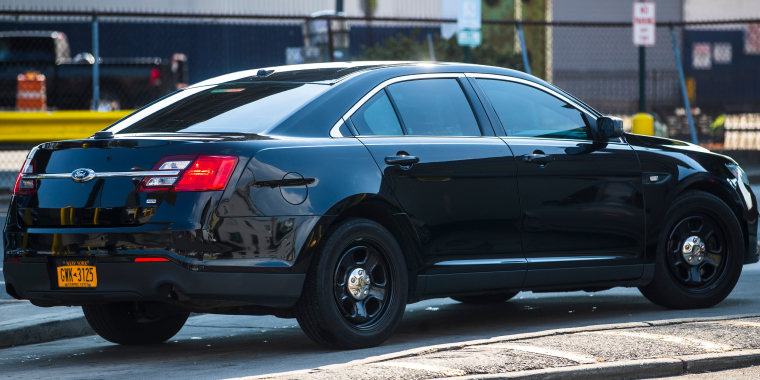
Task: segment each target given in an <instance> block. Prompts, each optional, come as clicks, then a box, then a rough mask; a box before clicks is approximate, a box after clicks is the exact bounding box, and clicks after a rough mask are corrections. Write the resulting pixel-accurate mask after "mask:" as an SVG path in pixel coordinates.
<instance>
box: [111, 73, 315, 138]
mask: <svg viewBox="0 0 760 380" xmlns="http://www.w3.org/2000/svg"><path fill="white" fill-rule="evenodd" d="M329 88H330V86H326V85H320V84H304V83H243V84H240V83H237V84H235V83H231V84H223V85H218V86H207V87H198V88H188V89H186V90H183V91H179V92H176V93H174V94H172V95H169V96H167V97H165V98H163V99H161V100H159V101H157V102H155V103H153V104H151V105H149V106H147V107H145V108H143V109H140V110H138V111H137V112H135V113H133V114H131V115H129V116H127V117H126V118H124V119H122V120H120V121H119V122H117V123H116V124H114V125H112V126H111V127H109V128H107V130H109V131H112V132H113V133H172V132H188V133H204V132H206V133H262V132H264V131H267V130H269V129H271V128H272V127H275V126H277V125H278V124H279V123H281V122H282V121H283V120H285V119H286V118H287V117H288V116H290V115H292V114H293V113H294V112H296V111H297V110H299V109H300V108H301V107H303V106H304V105H306V104H307V103H308V102H310V101H311V100H312V99H314V98H316V97H317V96H319V95H320V94H322V93H324V92H325V91H327V90H328V89H329Z"/></svg>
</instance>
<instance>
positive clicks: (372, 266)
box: [333, 240, 393, 329]
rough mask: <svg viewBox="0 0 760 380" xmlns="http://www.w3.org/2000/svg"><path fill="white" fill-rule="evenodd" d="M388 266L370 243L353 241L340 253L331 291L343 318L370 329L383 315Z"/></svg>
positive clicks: (390, 281)
mask: <svg viewBox="0 0 760 380" xmlns="http://www.w3.org/2000/svg"><path fill="white" fill-rule="evenodd" d="M389 270H390V267H389V266H388V263H387V262H386V259H385V257H384V255H383V254H381V253H380V251H378V249H376V248H375V247H373V246H372V244H371V243H369V242H366V241H362V240H360V241H357V242H356V245H354V246H349V248H348V249H346V250H345V251H344V253H343V256H342V257H341V258H340V260H339V261H338V265H337V268H335V280H334V282H333V291H334V292H335V302H336V304H337V306H338V309H339V310H340V311H341V314H342V315H343V318H345V319H346V321H348V323H350V324H352V325H353V326H355V327H356V328H358V329H367V328H371V327H372V326H373V325H374V324H375V323H377V322H378V320H379V319H380V318H382V317H384V316H385V315H386V314H385V313H384V311H385V308H386V306H388V302H386V301H388V294H389V292H390V291H391V290H392V287H393V279H392V277H390V276H389V274H390V273H389Z"/></svg>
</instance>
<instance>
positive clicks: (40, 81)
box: [16, 71, 47, 111]
mask: <svg viewBox="0 0 760 380" xmlns="http://www.w3.org/2000/svg"><path fill="white" fill-rule="evenodd" d="M46 93H47V89H46V88H45V76H44V75H42V74H40V73H38V72H36V71H27V72H26V73H23V74H19V76H18V88H17V92H16V110H17V111H44V110H45V109H47V94H46Z"/></svg>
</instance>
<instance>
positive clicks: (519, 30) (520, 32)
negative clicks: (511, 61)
mask: <svg viewBox="0 0 760 380" xmlns="http://www.w3.org/2000/svg"><path fill="white" fill-rule="evenodd" d="M517 37H518V39H519V40H520V51H521V52H522V59H523V66H525V70H524V71H525V72H526V73H527V74H528V75H531V72H530V62H528V48H527V47H526V46H525V38H524V37H523V30H522V23H521V22H518V23H517Z"/></svg>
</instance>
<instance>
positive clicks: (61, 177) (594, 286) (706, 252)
mask: <svg viewBox="0 0 760 380" xmlns="http://www.w3.org/2000/svg"><path fill="white" fill-rule="evenodd" d="M757 210H758V209H757V200H756V198H755V195H754V194H753V193H752V191H751V190H750V188H749V185H748V180H747V176H746V175H745V174H744V172H743V171H742V169H741V168H740V167H739V166H738V165H737V164H736V162H735V161H733V160H732V159H731V158H729V157H726V156H722V155H719V154H715V153H711V152H709V151H707V150H705V149H703V148H701V147H699V146H695V145H692V144H688V143H684V142H680V141H675V140H669V139H665V138H658V137H651V136H638V135H632V134H627V133H624V132H623V129H622V121H621V120H620V119H617V118H614V117H607V116H603V115H601V114H600V113H599V112H597V111H595V110H594V109H592V108H591V107H589V106H587V105H586V104H584V103H583V102H582V101H580V100H578V99H576V98H575V97H573V96H572V95H570V94H568V93H567V92H565V91H563V90H561V89H559V88H557V87H555V86H553V85H551V84H549V83H546V82H544V81H542V80H540V79H537V78H535V77H532V76H530V75H526V74H523V73H521V72H517V71H512V70H507V69H502V68H496V67H487V66H477V65H463V64H445V63H424V64H422V63H403V62H365V63H338V64H324V65H302V66H287V67H273V68H267V69H261V70H253V71H244V72H239V73H234V74H229V75H225V76H221V77H218V78H215V79H211V80H208V81H205V82H202V83H198V84H196V85H193V86H190V87H188V88H185V89H183V90H180V91H177V92H175V93H174V94H171V95H168V96H166V97H164V98H162V99H160V100H158V101H156V102H154V103H152V104H150V105H148V106H146V107H144V108H142V109H140V110H138V111H136V112H134V113H133V114H131V115H129V116H127V117H126V118H124V119H122V120H120V121H118V122H117V123H115V124H113V125H111V126H110V127H108V128H106V129H105V130H104V131H101V132H98V133H96V134H95V135H94V136H92V137H90V138H87V139H83V140H74V141H59V142H50V143H45V144H42V145H39V146H37V147H36V148H34V149H33V150H32V151H31V152H30V153H29V156H28V159H27V160H26V162H25V164H24V166H23V168H22V170H21V172H20V173H19V175H18V179H17V181H16V185H15V189H14V196H13V198H12V201H11V204H10V209H9V213H8V219H7V224H6V226H5V229H4V237H5V240H4V241H5V256H4V260H5V264H4V266H5V278H6V284H5V286H6V290H7V292H8V293H9V294H10V295H11V296H13V297H15V298H18V299H28V300H30V301H31V302H32V303H33V304H35V305H38V306H44V307H49V306H77V305H79V306H82V307H83V309H84V313H85V316H86V318H87V320H88V322H89V323H90V325H91V326H92V328H93V329H94V330H95V331H96V332H97V333H98V334H100V336H102V337H103V338H105V339H107V340H109V341H111V342H115V343H121V344H149V343H158V342H163V341H165V340H167V339H169V338H170V337H172V336H173V335H174V334H176V333H177V332H178V331H179V330H180V329H181V328H182V326H183V324H184V323H185V321H186V320H187V318H188V315H189V313H190V312H199V313H217V314H239V315H275V316H280V317H286V318H292V317H295V318H297V320H298V323H299V324H300V325H301V328H302V329H303V331H304V332H305V333H306V335H308V336H309V337H310V338H311V339H312V340H314V341H315V342H317V343H319V344H321V345H324V346H326V347H331V348H361V347H370V346H374V345H378V344H380V343H382V342H383V341H384V340H386V339H387V338H388V337H389V336H390V335H391V334H392V333H393V331H394V329H395V328H396V326H397V325H398V324H399V321H400V320H401V317H402V316H403V313H404V308H405V305H407V304H409V303H412V302H416V301H419V300H422V299H426V298H436V297H451V298H453V299H455V300H457V301H460V302H464V303H489V302H503V301H506V300H508V299H510V298H512V297H514V296H515V294H517V293H518V292H520V291H578V290H585V291H597V290H603V289H608V288H612V287H617V286H625V287H638V288H639V289H640V290H641V293H642V294H643V295H644V296H645V297H646V298H648V299H649V300H651V301H652V302H654V303H656V304H658V305H661V306H665V307H671V308H703V307H709V306H713V305H715V304H717V303H719V302H721V301H722V300H723V299H725V298H726V297H727V296H728V294H729V293H730V292H731V291H732V289H733V288H734V286H735V284H736V282H737V280H738V279H739V275H740V274H741V271H742V265H744V264H748V263H754V262H757V261H758V251H757V236H756V235H757V219H758V211H757Z"/></svg>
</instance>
